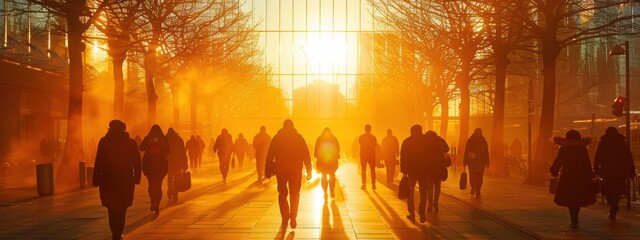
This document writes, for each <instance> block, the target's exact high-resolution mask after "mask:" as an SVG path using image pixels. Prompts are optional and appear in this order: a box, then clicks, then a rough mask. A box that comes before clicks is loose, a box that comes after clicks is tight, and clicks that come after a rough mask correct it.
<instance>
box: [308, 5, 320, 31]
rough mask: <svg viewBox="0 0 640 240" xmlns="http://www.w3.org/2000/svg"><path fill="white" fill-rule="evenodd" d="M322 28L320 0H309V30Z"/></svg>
mask: <svg viewBox="0 0 640 240" xmlns="http://www.w3.org/2000/svg"><path fill="white" fill-rule="evenodd" d="M318 30H320V2H319V0H309V1H307V31H318Z"/></svg>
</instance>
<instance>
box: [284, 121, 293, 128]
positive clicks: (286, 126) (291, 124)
mask: <svg viewBox="0 0 640 240" xmlns="http://www.w3.org/2000/svg"><path fill="white" fill-rule="evenodd" d="M282 128H285V129H292V128H293V121H291V119H287V120H284V122H283V123H282Z"/></svg>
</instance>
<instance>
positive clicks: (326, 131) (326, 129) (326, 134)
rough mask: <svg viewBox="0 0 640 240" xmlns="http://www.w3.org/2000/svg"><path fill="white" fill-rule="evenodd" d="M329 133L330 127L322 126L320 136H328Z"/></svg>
mask: <svg viewBox="0 0 640 240" xmlns="http://www.w3.org/2000/svg"><path fill="white" fill-rule="evenodd" d="M330 135H331V129H329V128H328V127H327V128H324V130H322V136H330Z"/></svg>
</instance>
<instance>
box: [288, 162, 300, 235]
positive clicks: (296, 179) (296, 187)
mask: <svg viewBox="0 0 640 240" xmlns="http://www.w3.org/2000/svg"><path fill="white" fill-rule="evenodd" d="M301 187H302V173H301V172H297V173H292V174H291V177H290V179H289V199H290V201H291V211H290V212H289V218H290V219H291V227H292V228H295V227H296V224H297V223H296V217H297V216H298V205H299V204H300V188H301Z"/></svg>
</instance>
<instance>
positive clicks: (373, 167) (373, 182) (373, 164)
mask: <svg viewBox="0 0 640 240" xmlns="http://www.w3.org/2000/svg"><path fill="white" fill-rule="evenodd" d="M369 171H371V188H372V189H373V190H376V161H375V160H373V161H371V160H370V161H369Z"/></svg>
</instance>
